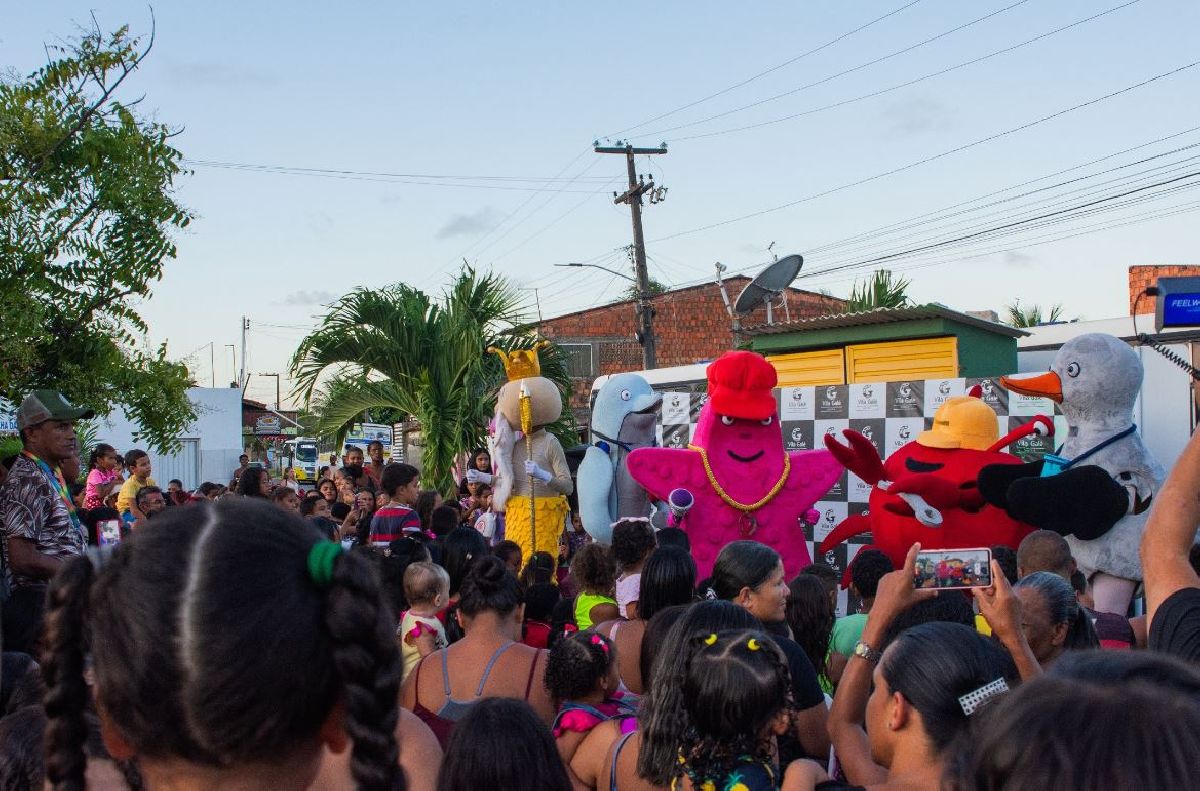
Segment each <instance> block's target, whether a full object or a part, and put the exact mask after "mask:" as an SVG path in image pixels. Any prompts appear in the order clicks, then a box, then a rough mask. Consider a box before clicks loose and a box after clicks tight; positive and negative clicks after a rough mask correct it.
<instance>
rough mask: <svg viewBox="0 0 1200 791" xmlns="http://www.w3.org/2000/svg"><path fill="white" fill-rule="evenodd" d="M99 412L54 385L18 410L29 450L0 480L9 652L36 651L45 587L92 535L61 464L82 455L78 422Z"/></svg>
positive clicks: (34, 394)
mask: <svg viewBox="0 0 1200 791" xmlns="http://www.w3.org/2000/svg"><path fill="white" fill-rule="evenodd" d="M93 414H94V413H93V412H92V410H90V409H84V408H81V407H76V406H72V405H71V404H70V403H68V402H67V400H66V399H65V398H63V396H62V394H61V393H58V392H56V391H54V390H35V391H33V392H32V393H30V394H29V396H28V397H27V398H26V399H25V400H24V401H22V402H21V406H20V408H19V409H18V410H17V429H18V430H19V431H20V434H21V442H22V443H23V445H24V450H23V451H22V452H21V455H20V456H19V457H17V460H16V461H15V462H14V463H13V466H12V469H10V470H9V473H8V477H7V478H6V479H5V480H4V483H3V484H0V536H2V538H3V541H2V542H0V544H2V546H3V559H4V568H5V580H4V581H5V584H6V587H7V590H8V595H7V597H6V600H5V602H4V650H5V651H24V652H26V653H34V652H35V651H36V649H37V643H38V640H39V638H40V636H41V630H42V615H43V612H44V610H45V599H46V586H47V584H48V582H49V580H50V578H51V577H52V576H54V572H55V571H57V570H58V567H59V566H60V565H61V564H62V562H63V561H64V560H65V559H66V558H69V557H71V556H73V555H79V554H82V553H83V551H84V549H85V548H86V545H87V538H86V535H87V534H86V533H85V531H84V527H83V524H82V523H81V522H80V519H79V516H78V515H77V514H76V512H75V506H74V504H73V503H72V502H71V496H70V493H69V492H68V489H67V482H66V481H65V480H64V479H63V476H62V473H61V471H60V470H59V467H60V465H62V464H63V463H64V462H66V461H68V460H69V459H71V458H72V457H73V456H74V455H75V454H76V453H78V447H77V445H76V441H75V421H77V420H85V419H87V418H90V417H92V416H93Z"/></svg>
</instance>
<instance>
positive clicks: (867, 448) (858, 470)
mask: <svg viewBox="0 0 1200 791" xmlns="http://www.w3.org/2000/svg"><path fill="white" fill-rule="evenodd" d="M842 433H843V434H845V435H846V441H847V442H848V443H850V444H849V447H847V446H846V445H843V444H842V443H840V442H838V440H837V436H836V435H835V434H826V435H825V447H826V448H828V449H829V452H830V453H832V454H833V457H834V458H835V459H837V460H838V462H839V463H840V464H841V465H842V466H843V467H845V468H846V469H848V470H850V472H852V473H854V474H855V475H857V476H858V477H859V478H862V479H863V481H865V482H866V483H868V484H870V485H871V486H874V485H875V484H877V483H879V482H880V481H881V480H883V475H884V473H883V460H882V459H880V458H879V451H877V450H875V446H874V445H872V444H871V440H869V439H867V438H866V437H864V436H863V435H862V434H860V433H858V432H857V431H854V430H853V429H846V430H845V431H843V432H842Z"/></svg>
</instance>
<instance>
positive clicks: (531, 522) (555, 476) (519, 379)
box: [488, 341, 573, 559]
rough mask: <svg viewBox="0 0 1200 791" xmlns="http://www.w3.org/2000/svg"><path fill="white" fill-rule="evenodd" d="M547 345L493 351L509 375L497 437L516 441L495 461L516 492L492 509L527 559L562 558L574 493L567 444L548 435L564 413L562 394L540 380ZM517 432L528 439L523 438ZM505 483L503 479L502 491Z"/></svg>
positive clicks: (502, 390)
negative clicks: (569, 501)
mask: <svg viewBox="0 0 1200 791" xmlns="http://www.w3.org/2000/svg"><path fill="white" fill-rule="evenodd" d="M546 345H548V344H547V343H546V342H545V341H542V342H541V343H539V344H538V346H537V347H535V348H533V349H518V350H514V351H511V352H505V351H503V350H501V349H496V348H491V349H488V351H490V352H494V353H495V354H497V355H498V356H499V357H500V359H501V360H502V361H503V362H504V372H505V373H506V374H507V375H508V382H507V383H506V384H505V385H504V386H503V387H501V388H500V392H499V394H498V395H497V397H496V424H497V427H498V430H496V432H495V433H496V434H497V435H504V436H511V437H512V438H513V441H512V442H505V443H503V444H504V446H507V447H511V451H510V454H511V455H509V456H508V458H507V459H504V460H500V459H496V462H497V469H498V470H500V472H499V473H498V477H499V478H503V477H504V475H505V474H506V473H507V474H509V475H511V476H512V477H511V493H510V494H509V495H508V497H507V498H497V497H493V498H492V508H493V510H495V511H497V512H501V511H502V512H504V513H505V521H504V535H505V538H507V539H509V540H510V541H515V542H517V544H519V545H520V546H521V553H522V557H524V558H527V559H528V558H529V557H530V556H532V555H533V553H534V552H539V551H540V552H549V553H550V554H551V556H554V557H557V555H558V539H559V536H560V535H562V532H563V527H564V525H565V524H566V519H567V514H568V513H569V508H568V506H567V497H566V496H567V495H569V494H570V493H571V490H572V488H573V487H572V484H571V470H570V468H568V467H567V457H566V454H565V453H563V448H562V445H560V444H559V442H558V440H557V439H555V437H554V436H553V435H552V434H550V433H549V432H547V431H546V426H548V425H549V424H551V423H553V422H554V421H555V420H558V418H559V416H560V415H561V414H562V394H561V393H559V390H558V388H557V387H556V386H555V385H554V383H553V382H551V381H550V380H549V379H546V378H545V377H543V376H542V375H541V373H542V370H541V364H540V363H539V362H538V356H537V352H538V349H539V348H544V347H545V346H546ZM523 423H524V425H522V424H523ZM501 424H503V425H501ZM518 431H520V432H522V433H523V434H524V436H521V437H519V438H518V435H517V432H518ZM505 462H507V463H505ZM500 483H501V482H500V481H499V480H498V481H497V490H498V491H499V490H500V488H501V486H500ZM508 485H509V484H507V483H506V484H505V488H507V486H508Z"/></svg>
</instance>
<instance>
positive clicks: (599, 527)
mask: <svg viewBox="0 0 1200 791" xmlns="http://www.w3.org/2000/svg"><path fill="white" fill-rule="evenodd" d="M661 408H662V394H661V393H656V392H654V391H653V390H652V389H650V385H649V384H647V382H646V380H645V379H643V378H642V377H640V376H638V375H637V374H617V375H616V376H613V377H610V378H609V380H608V381H607V382H605V383H604V386H603V387H601V388H600V391H599V392H598V393H597V394H596V402H595V404H593V405H592V446H591V447H589V448H588V449H587V453H585V454H584V457H583V462H582V463H581V464H580V465H579V470H578V472H577V473H576V480H577V481H578V483H579V516H580V517H581V518H582V519H583V529H584V530H586V531H587V532H588V535H590V536H591V537H592V538H593V539H595V540H596V541H599V542H600V543H601V544H608V543H611V541H612V526H613V523H614V522H616V521H617V520H619V519H624V518H626V517H641V516H648V515H649V514H650V499H649V497H647V495H646V491H645V490H644V489H643V488H642V487H641V486H639V485H638V483H637V481H635V480H634V479H633V477H632V476H630V474H629V468H628V466H627V465H626V459H627V458H628V456H629V454H630V452H632V451H634V450H636V449H637V448H649V447H653V446H654V444H655V433H654V432H655V425H656V423H657V420H658V412H659V409H661Z"/></svg>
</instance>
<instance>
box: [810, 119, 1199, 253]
mask: <svg viewBox="0 0 1200 791" xmlns="http://www.w3.org/2000/svg"><path fill="white" fill-rule="evenodd" d="M1196 131H1200V126H1193V127H1191V128H1190V129H1184V130H1183V131H1181V132H1175V133H1172V134H1169V135H1164V136H1162V137H1159V138H1155V139H1154V140H1150V141H1147V142H1145V143H1139V144H1138V145H1136V146H1130V147H1128V148H1124V149H1121V150H1119V151H1114V152H1111V153H1108V154H1105V155H1104V156H1101V157H1097V158H1096V159H1092V160H1088V161H1087V162H1081V163H1079V164H1076V165H1072V166H1070V167H1067V168H1063V169H1061V170H1056V171H1054V172H1052V173H1046V174H1044V175H1041V176H1038V177H1036V178H1032V179H1028V180H1026V181H1022V182H1019V183H1017V184H1010V185H1008V186H1005V187H1001V188H1000V189H997V190H992V191H991V192H986V193H984V194H982V195H977V196H975V197H974V198H969V199H968V200H965V201H960V202H958V203H954V204H951V205H949V206H943V207H941V208H939V209H934V210H933V211H929V212H925V213H924V214H918V215H915V216H913V217H909V218H906V219H904V220H899V221H897V222H894V223H890V224H888V225H883V226H880V227H878V228H874V229H871V230H869V231H863V232H861V233H858V234H854V235H853V236H849V237H846V238H844V239H840V240H838V241H835V242H829V243H827V244H824V245H818V246H816V247H812V248H809V249H808V251H807V252H808V253H809V254H811V253H815V252H824V251H826V250H829V249H832V248H835V247H840V246H843V245H844V244H847V243H851V242H855V241H857V240H859V239H865V238H869V237H873V236H879V235H883V234H885V233H886V232H890V231H892V230H906V229H908V228H913V227H917V226H919V225H923V224H925V223H926V222H934V221H936V219H937V218H936V215H939V214H942V213H944V212H949V211H952V210H954V209H959V208H961V207H964V206H970V205H971V204H973V203H978V202H979V201H983V200H987V199H988V198H991V197H994V196H996V195H1003V194H1004V193H1006V192H1011V191H1012V190H1016V189H1021V188H1023V187H1027V186H1030V185H1032V184H1037V183H1038V182H1041V181H1045V180H1047V179H1051V178H1055V177H1057V176H1061V175H1064V174H1066V173H1072V172H1074V171H1077V170H1082V169H1084V168H1088V167H1091V166H1092V165H1097V164H1099V163H1101V162H1105V161H1107V160H1110V159H1114V158H1116V157H1119V156H1121V155H1123V154H1128V153H1130V152H1132V151H1140V150H1141V149H1143V148H1149V147H1150V146H1153V145H1157V144H1158V143H1163V142H1166V141H1167V140H1174V139H1176V138H1178V137H1183V136H1184V135H1188V134H1191V133H1193V132H1196ZM1196 145H1197V144H1192V145H1188V146H1183V147H1181V148H1177V149H1173V150H1171V151H1166V152H1162V153H1160V154H1155V155H1152V156H1149V157H1145V158H1143V159H1140V160H1137V161H1134V162H1130V163H1126V164H1124V165H1118V166H1116V167H1113V168H1109V169H1107V170H1102V171H1099V172H1098V173H1093V174H1090V175H1087V176H1079V177H1077V178H1073V179H1068V180H1066V181H1062V182H1059V183H1057V184H1051V185H1048V186H1046V187H1041V188H1039V189H1037V190H1032V191H1030V192H1028V193H1025V195H1030V194H1033V193H1036V192H1039V191H1042V190H1050V189H1055V188H1057V187H1060V186H1063V185H1067V184H1072V183H1075V182H1078V181H1082V180H1085V179H1090V178H1094V177H1095V176H1097V175H1102V174H1105V173H1111V172H1114V171H1116V170H1120V169H1123V168H1127V167H1132V166H1136V165H1140V164H1144V163H1147V162H1150V161H1153V160H1155V159H1158V158H1160V157H1164V156H1169V155H1171V154H1175V153H1179V152H1182V151H1186V150H1188V149H1191V148H1194V147H1195V146H1196ZM1017 197H1022V196H1017ZM969 211H973V210H969ZM926 218H934V219H929V220H927V219H926Z"/></svg>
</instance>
